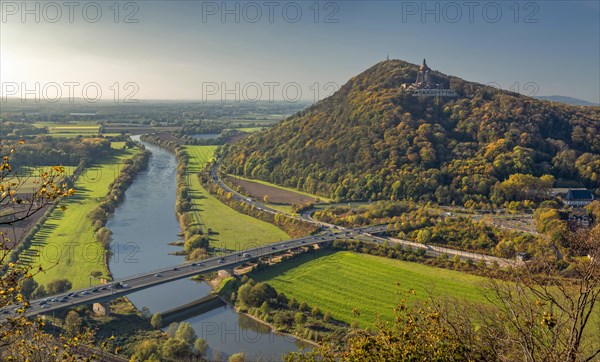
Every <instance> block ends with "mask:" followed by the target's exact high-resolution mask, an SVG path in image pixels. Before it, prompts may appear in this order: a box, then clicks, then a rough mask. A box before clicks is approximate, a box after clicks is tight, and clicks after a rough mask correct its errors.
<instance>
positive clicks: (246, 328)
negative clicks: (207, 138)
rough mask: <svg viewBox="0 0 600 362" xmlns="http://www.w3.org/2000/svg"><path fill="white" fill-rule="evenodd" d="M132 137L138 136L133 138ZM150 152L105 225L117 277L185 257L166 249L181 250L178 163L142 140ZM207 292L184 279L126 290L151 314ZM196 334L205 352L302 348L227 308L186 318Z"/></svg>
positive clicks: (273, 355) (274, 354)
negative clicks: (204, 342)
mask: <svg viewBox="0 0 600 362" xmlns="http://www.w3.org/2000/svg"><path fill="white" fill-rule="evenodd" d="M134 139H136V137H134ZM144 145H145V146H146V148H147V149H148V150H150V151H151V152H152V156H151V158H150V161H149V164H148V169H147V170H146V171H143V172H140V174H138V175H137V176H136V179H135V181H134V183H133V184H132V185H131V186H130V187H129V189H128V190H127V191H126V192H125V201H124V202H123V204H121V205H120V206H119V207H118V208H117V210H116V211H115V213H114V216H113V218H111V219H110V220H109V222H108V223H107V227H108V228H109V229H110V230H111V231H112V232H113V241H112V244H111V251H112V253H113V255H112V256H111V258H110V260H109V267H110V270H111V272H112V274H113V276H114V277H115V278H123V277H126V276H129V275H134V274H138V273H143V272H148V271H151V270H155V269H159V268H165V267H169V266H172V265H176V264H180V263H182V262H184V257H183V256H173V255H169V253H171V252H174V251H177V250H180V248H179V247H174V246H171V245H168V243H169V242H172V241H175V240H178V237H177V234H178V233H180V232H181V229H180V227H179V223H178V222H177V219H176V217H175V194H176V175H175V172H176V168H177V162H176V160H175V157H174V156H173V155H172V154H171V153H169V152H167V151H165V150H163V149H161V148H159V147H156V146H153V145H150V144H147V143H144ZM208 293H210V287H209V286H208V285H206V284H205V283H198V282H194V281H192V280H189V279H183V280H179V281H175V282H171V283H167V284H161V285H158V286H156V287H153V288H150V289H146V290H142V291H139V292H135V293H132V294H130V295H129V296H128V297H129V299H130V300H131V301H132V303H133V304H134V305H135V306H136V307H137V308H139V309H141V308H143V307H147V308H148V309H149V310H150V311H151V312H152V313H156V312H164V311H166V310H169V309H172V308H175V307H179V306H181V305H183V304H186V303H189V302H191V301H194V300H196V299H199V298H201V297H203V296H205V295H207V294H208ZM186 321H187V322H190V323H191V324H192V326H193V327H194V329H195V330H196V334H197V335H198V337H201V338H204V339H206V340H207V341H208V345H209V348H210V350H209V354H208V355H209V356H211V354H215V356H218V355H219V354H220V355H221V356H222V357H223V358H224V359H226V358H227V357H228V356H229V355H231V354H233V353H237V352H244V353H246V355H247V356H253V357H252V358H251V360H256V359H259V356H260V357H262V358H265V359H264V360H268V361H273V360H279V359H280V356H281V355H282V354H284V353H286V352H292V351H297V350H298V349H299V348H301V347H300V346H299V345H297V343H296V340H295V339H294V338H291V337H286V336H282V335H277V334H274V333H272V332H271V331H270V329H269V328H268V327H267V326H265V325H264V324H261V323H258V322H256V321H254V320H252V319H250V318H247V317H245V316H243V315H238V314H237V313H236V312H235V311H233V310H232V309H231V308H229V307H225V308H219V309H215V310H212V311H210V312H207V313H204V314H202V315H199V316H196V317H193V318H190V319H188V320H186Z"/></svg>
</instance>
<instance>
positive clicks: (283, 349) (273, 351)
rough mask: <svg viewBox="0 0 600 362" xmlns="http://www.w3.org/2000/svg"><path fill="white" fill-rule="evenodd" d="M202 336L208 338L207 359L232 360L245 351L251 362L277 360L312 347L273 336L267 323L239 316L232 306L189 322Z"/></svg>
mask: <svg viewBox="0 0 600 362" xmlns="http://www.w3.org/2000/svg"><path fill="white" fill-rule="evenodd" d="M187 322H189V323H190V324H191V325H192V327H194V330H195V331H196V334H198V336H199V337H202V338H204V339H206V341H207V342H208V345H209V346H210V348H209V351H208V352H207V356H209V357H211V356H213V359H215V360H216V359H218V358H216V357H218V356H222V357H225V358H226V357H228V356H230V355H232V354H234V353H237V352H243V353H244V355H246V357H247V358H248V359H249V360H251V361H261V360H262V361H276V360H280V359H281V355H282V354H284V353H287V352H291V351H296V350H300V349H303V348H308V346H307V345H306V344H305V343H303V342H301V341H298V340H296V339H295V338H293V337H290V336H287V335H280V334H275V333H272V332H271V330H270V328H269V327H268V326H266V325H265V324H262V323H259V322H257V321H255V320H253V319H251V318H249V317H246V316H245V315H243V314H238V313H236V312H235V311H233V310H232V309H231V307H229V306H225V307H223V308H218V309H214V310H212V311H210V312H207V313H204V314H202V315H199V316H196V317H193V318H190V319H188V320H187Z"/></svg>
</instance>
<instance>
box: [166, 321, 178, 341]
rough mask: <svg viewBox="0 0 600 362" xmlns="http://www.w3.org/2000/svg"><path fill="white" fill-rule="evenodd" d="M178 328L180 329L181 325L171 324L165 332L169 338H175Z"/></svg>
mask: <svg viewBox="0 0 600 362" xmlns="http://www.w3.org/2000/svg"><path fill="white" fill-rule="evenodd" d="M177 327H179V323H177V322H171V324H169V326H168V327H167V330H166V331H165V333H166V334H167V336H169V337H171V338H175V333H177Z"/></svg>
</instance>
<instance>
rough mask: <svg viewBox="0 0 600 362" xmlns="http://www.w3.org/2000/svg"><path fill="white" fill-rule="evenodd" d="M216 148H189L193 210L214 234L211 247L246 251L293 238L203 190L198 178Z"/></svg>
mask: <svg viewBox="0 0 600 362" xmlns="http://www.w3.org/2000/svg"><path fill="white" fill-rule="evenodd" d="M215 149H216V147H215V146H185V150H186V152H187V154H188V155H189V156H190V159H189V169H188V182H189V185H190V189H191V193H192V199H193V210H194V211H196V212H197V214H198V217H199V218H200V221H201V222H202V224H203V225H204V227H205V228H210V229H211V230H212V231H213V232H214V234H213V235H211V236H210V240H211V244H212V245H213V246H215V247H218V248H226V249H246V248H249V247H252V246H253V245H264V244H268V243H271V242H275V241H279V240H285V239H289V236H288V235H287V234H286V233H284V232H283V231H282V230H280V229H279V228H277V227H276V226H274V225H271V224H269V223H266V222H264V221H261V220H258V219H255V218H253V217H250V216H248V215H244V214H241V213H239V212H237V211H235V210H233V209H231V208H230V207H228V206H227V205H224V204H223V203H221V202H220V201H219V200H217V199H216V198H215V197H214V196H212V195H211V194H210V193H208V191H206V190H205V189H204V188H203V187H202V185H201V184H200V181H199V180H198V178H197V177H196V176H195V175H196V173H197V172H198V171H200V170H201V169H202V168H204V166H205V165H206V163H207V162H208V161H209V160H210V159H211V158H212V157H213V154H214V151H215Z"/></svg>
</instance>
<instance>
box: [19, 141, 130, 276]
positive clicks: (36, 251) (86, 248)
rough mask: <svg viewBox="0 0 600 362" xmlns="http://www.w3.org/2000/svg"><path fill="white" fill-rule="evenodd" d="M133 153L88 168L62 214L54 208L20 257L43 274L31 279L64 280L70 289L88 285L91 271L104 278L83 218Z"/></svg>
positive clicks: (98, 248)
mask: <svg viewBox="0 0 600 362" xmlns="http://www.w3.org/2000/svg"><path fill="white" fill-rule="evenodd" d="M136 152H137V150H127V151H119V152H118V156H116V157H113V158H112V159H111V160H107V161H105V162H104V163H102V164H99V165H96V166H92V167H88V168H87V169H86V170H85V171H84V172H83V173H82V174H81V176H80V177H79V178H78V180H77V181H76V183H75V190H76V194H75V196H73V197H71V198H69V199H67V200H65V202H64V204H63V205H65V206H66V207H67V209H66V210H65V211H63V210H61V209H60V208H57V209H55V210H54V212H53V213H52V214H51V215H50V217H49V218H48V220H47V221H46V223H45V224H44V226H43V227H42V228H41V229H40V231H39V232H38V233H37V234H36V236H35V238H34V239H33V241H32V246H31V247H30V248H29V249H26V250H24V251H23V253H22V254H21V260H22V261H24V262H26V263H28V264H29V265H31V266H34V267H37V266H38V265H41V266H42V267H43V268H44V269H45V270H46V271H45V272H42V273H39V274H37V275H36V276H35V280H36V281H37V282H38V283H39V284H46V283H48V282H51V281H53V280H56V279H62V278H66V279H69V280H70V281H71V283H72V284H73V288H81V287H85V286H87V285H88V284H89V278H88V276H89V275H90V273H91V272H93V271H101V272H102V273H103V274H104V275H107V270H106V265H105V263H104V248H103V247H102V246H101V245H100V244H99V243H97V242H96V240H95V238H94V232H93V229H92V224H91V222H90V220H89V219H88V218H87V217H86V215H87V214H88V213H89V212H90V211H91V210H92V209H93V208H94V207H96V205H97V204H98V201H99V200H101V199H102V198H103V197H104V196H105V195H106V193H107V192H108V185H109V184H110V183H111V182H112V181H113V180H114V179H115V178H116V177H117V176H118V175H119V171H120V169H119V167H118V165H117V163H118V162H120V161H123V160H124V159H126V158H130V157H132V156H133V155H134V154H135V153H136Z"/></svg>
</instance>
